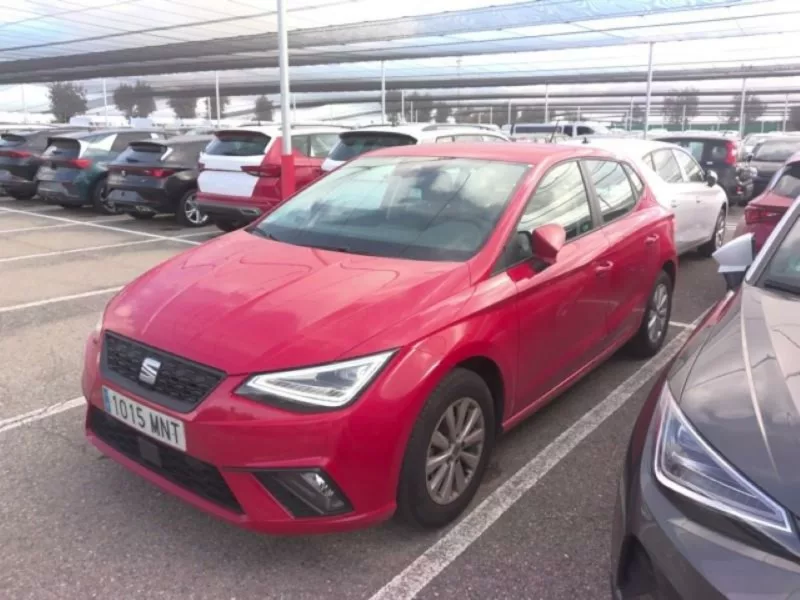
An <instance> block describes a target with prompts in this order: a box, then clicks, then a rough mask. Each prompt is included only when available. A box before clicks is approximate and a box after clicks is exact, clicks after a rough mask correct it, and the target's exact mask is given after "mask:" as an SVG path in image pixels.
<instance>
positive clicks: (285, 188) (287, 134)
mask: <svg viewBox="0 0 800 600" xmlns="http://www.w3.org/2000/svg"><path fill="white" fill-rule="evenodd" d="M287 2H288V0H277V3H278V66H279V68H280V81H281V137H282V140H281V198H287V197H288V196H291V195H292V194H294V189H295V173H294V154H293V152H292V130H291V127H290V126H289V100H290V98H291V93H292V92H291V90H290V89H289V42H288V35H287V32H286V3H287Z"/></svg>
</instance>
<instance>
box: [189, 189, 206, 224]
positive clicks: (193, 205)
mask: <svg viewBox="0 0 800 600" xmlns="http://www.w3.org/2000/svg"><path fill="white" fill-rule="evenodd" d="M183 213H184V214H185V215H186V220H187V221H189V223H191V224H192V225H203V224H205V223H206V221H208V215H204V214H203V213H202V212H201V211H200V208H199V207H198V206H197V195H196V194H192V195H191V196H189V197H188V198H186V201H185V202H184V203H183Z"/></svg>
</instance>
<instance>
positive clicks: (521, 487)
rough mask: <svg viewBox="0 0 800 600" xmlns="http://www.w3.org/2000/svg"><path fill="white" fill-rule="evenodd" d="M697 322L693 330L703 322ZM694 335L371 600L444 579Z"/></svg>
mask: <svg viewBox="0 0 800 600" xmlns="http://www.w3.org/2000/svg"><path fill="white" fill-rule="evenodd" d="M700 320H701V319H698V320H697V321H696V322H695V323H694V324H693V326H692V327H693V328H694V326H695V325H696V324H697V323H699V322H700ZM690 335H691V331H690V330H689V329H686V330H684V331H682V332H681V333H680V334H678V336H676V337H675V338H674V339H673V340H672V341H671V342H670V343H669V344H667V345H666V346H665V347H664V348H663V349H662V350H661V352H659V353H658V354H657V355H656V356H655V357H653V358H651V359H650V360H649V361H647V362H646V363H645V364H644V365H643V366H642V367H641V368H640V369H639V370H638V371H636V373H634V374H633V375H632V376H631V377H629V378H628V379H626V380H625V381H624V382H623V383H622V384H621V385H620V386H619V387H617V388H616V389H615V390H614V391H613V392H611V394H610V395H609V396H607V397H606V399H605V400H603V401H602V402H600V404H598V405H597V406H595V407H594V408H593V409H591V410H590V411H589V412H587V413H586V414H585V415H583V417H581V418H580V419H578V420H577V421H576V422H575V423H574V424H573V425H572V426H571V427H570V428H569V429H567V430H565V431H564V432H562V433H561V435H559V436H558V437H557V438H556V439H555V440H553V441H552V442H551V443H550V444H548V446H547V447H546V448H545V449H544V450H542V451H541V452H540V453H539V454H537V455H536V456H535V457H533V458H532V459H531V460H530V461H529V462H528V463H527V464H526V465H525V466H523V467H522V468H521V469H520V470H519V471H517V472H516V473H515V474H514V475H512V476H511V477H510V478H509V479H508V480H506V482H505V483H503V484H502V485H501V486H500V487H498V488H497V489H496V490H495V491H494V492H492V493H491V494H489V496H487V498H486V499H485V500H484V501H483V502H481V503H480V504H479V505H478V506H477V507H476V508H475V510H473V511H472V512H470V513H468V514H467V515H466V516H465V517H464V518H463V519H462V520H461V521H459V522H458V523H457V524H456V525H454V526H453V528H452V529H450V531H448V532H447V534H445V535H444V536H443V537H442V538H440V539H439V541H438V542H436V543H435V544H434V545H433V546H431V547H430V548H428V549H427V550H426V551H425V552H423V553H422V554H421V555H420V556H419V557H418V558H417V559H416V560H415V561H414V562H412V563H411V564H410V565H408V567H406V568H405V569H404V570H403V571H402V572H400V573H399V574H398V575H397V576H396V577H395V578H394V579H392V580H391V581H390V582H389V583H387V584H386V585H385V586H383V587H382V588H381V589H380V590H378V591H377V592H376V593H375V594H374V595H373V596H372V597H371V598H370V600H401V599H408V600H411V599H412V598H414V597H415V596H416V595H417V594H418V593H419V592H420V591H422V589H423V588H425V586H427V585H428V584H429V583H430V582H431V581H432V580H433V579H434V578H435V577H436V576H437V575H438V574H439V573H441V572H442V571H443V570H444V569H445V568H446V567H447V566H448V565H449V564H450V563H452V562H453V561H454V560H455V559H456V558H458V556H459V555H461V553H462V552H464V551H465V550H466V549H467V548H469V546H470V545H471V544H472V543H473V542H474V541H475V540H477V539H478V538H479V537H480V536H481V534H483V532H484V531H486V530H487V529H488V528H489V527H490V526H491V525H492V524H493V523H494V522H495V521H497V520H498V519H499V518H500V517H501V516H503V514H504V513H505V512H506V511H507V510H508V509H509V508H511V507H512V506H513V505H514V503H515V502H517V500H519V499H520V498H521V497H522V496H523V495H524V494H525V492H527V491H528V490H530V489H531V488H532V487H533V486H535V485H536V484H537V483H538V482H539V481H540V480H541V479H542V478H543V477H544V476H545V475H547V473H548V472H549V471H550V470H551V469H552V468H553V467H555V466H556V465H557V464H558V463H559V462H561V461H562V460H563V459H564V458H565V457H566V456H567V455H568V454H569V453H570V452H572V450H574V449H575V447H576V446H577V445H578V444H580V443H581V442H582V441H583V440H584V439H586V437H587V436H588V435H589V434H590V433H592V432H593V431H594V430H595V429H597V428H598V427H599V426H600V425H602V424H603V422H604V421H605V420H606V419H608V418H609V417H610V416H611V415H613V414H614V413H615V412H616V411H617V409H619V408H620V407H621V406H622V405H623V404H625V402H627V401H628V399H630V398H631V396H633V395H634V394H635V393H636V392H638V391H639V389H640V388H641V387H642V386H643V385H644V384H646V383H647V382H648V381H650V379H651V378H652V377H653V376H655V375H656V374H657V373H658V372H659V371H661V369H663V368H664V367H665V366H667V364H668V363H669V362H670V361H671V360H672V358H673V357H674V356H675V355H676V354H677V353H678V351H679V350H680V349H681V347H682V346H683V344H684V342H686V340H687V339H688V338H689V336H690Z"/></svg>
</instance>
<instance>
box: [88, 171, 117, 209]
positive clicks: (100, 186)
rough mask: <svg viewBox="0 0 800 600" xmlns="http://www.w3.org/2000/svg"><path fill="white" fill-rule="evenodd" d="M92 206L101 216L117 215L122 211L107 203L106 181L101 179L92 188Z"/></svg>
mask: <svg viewBox="0 0 800 600" xmlns="http://www.w3.org/2000/svg"><path fill="white" fill-rule="evenodd" d="M92 206H93V207H94V209H95V211H97V212H99V213H100V214H103V215H118V214H121V213H122V211H121V210H120V209H119V208H117V207H116V206H114V204H113V203H111V202H109V201H108V188H107V187H106V180H105V179H101V180H100V181H98V182H97V183H95V184H94V186H93V187H92Z"/></svg>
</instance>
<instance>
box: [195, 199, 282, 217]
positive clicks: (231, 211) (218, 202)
mask: <svg viewBox="0 0 800 600" xmlns="http://www.w3.org/2000/svg"><path fill="white" fill-rule="evenodd" d="M278 204H280V201H279V200H275V199H272V198H259V197H252V198H241V197H237V196H224V195H222V194H208V193H205V192H198V193H197V205H198V207H199V208H200V210H201V211H202V212H204V213H205V214H207V215H208V216H209V217H210V218H211V219H212V220H214V219H225V220H228V221H236V222H242V223H249V222H251V221H255V220H256V219H258V218H259V217H260V216H262V215H265V214H267V213H269V212H272V210H274V209H275V207H276V206H278Z"/></svg>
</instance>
